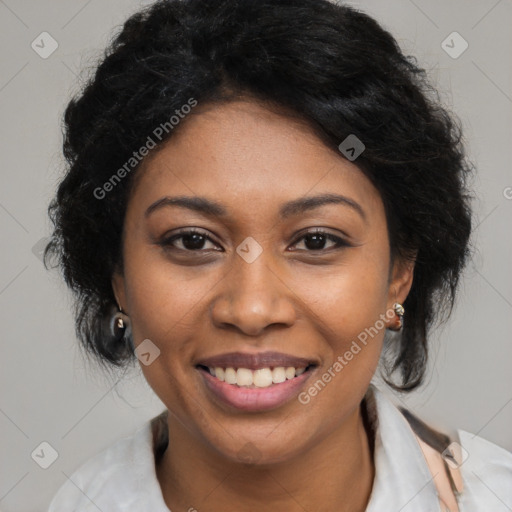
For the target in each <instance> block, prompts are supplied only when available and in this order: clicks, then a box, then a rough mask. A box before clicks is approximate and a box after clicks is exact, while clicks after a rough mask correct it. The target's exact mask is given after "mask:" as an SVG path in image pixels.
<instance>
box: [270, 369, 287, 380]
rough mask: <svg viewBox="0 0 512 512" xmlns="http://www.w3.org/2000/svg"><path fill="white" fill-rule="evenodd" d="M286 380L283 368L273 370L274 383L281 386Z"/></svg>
mask: <svg viewBox="0 0 512 512" xmlns="http://www.w3.org/2000/svg"><path fill="white" fill-rule="evenodd" d="M285 380H286V373H285V371H284V367H283V366H278V367H276V368H274V369H273V370H272V382H274V383H275V384H279V383H280V382H284V381H285Z"/></svg>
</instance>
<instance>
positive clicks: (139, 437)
mask: <svg viewBox="0 0 512 512" xmlns="http://www.w3.org/2000/svg"><path fill="white" fill-rule="evenodd" d="M152 448H153V438H152V430H151V422H147V423H145V424H144V425H143V426H142V427H140V428H139V429H138V430H137V431H136V432H135V433H134V434H133V435H131V436H128V437H125V438H123V439H120V440H118V441H116V442H115V443H114V444H112V445H111V446H109V447H108V448H106V449H105V450H103V451H102V452H100V453H98V454H97V455H95V456H93V457H91V458H90V459H89V460H87V461H86V462H85V463H84V464H83V465H82V466H80V467H79V468H78V469H77V470H76V471H75V472H74V473H72V474H71V476H67V477H66V478H67V479H66V481H65V482H64V484H63V485H62V486H61V487H60V488H59V490H58V491H57V493H56V494H55V496H54V498H53V499H52V502H51V503H50V507H49V509H48V512H64V511H70V510H73V511H75V512H89V511H91V512H92V511H94V512H97V511H98V509H100V510H108V511H109V512H125V511H131V510H140V511H144V510H146V509H147V506H148V504H149V503H151V502H152V501H153V500H154V499H155V498H154V497H155V495H156V499H158V498H159V496H158V493H159V491H160V488H159V486H158V481H157V479H156V474H155V467H154V454H153V449H152ZM148 510H149V509H148ZM154 510H155V512H156V511H158V512H159V511H160V510H161V509H160V508H158V507H155V508H154ZM163 510H164V511H165V510H166V509H163Z"/></svg>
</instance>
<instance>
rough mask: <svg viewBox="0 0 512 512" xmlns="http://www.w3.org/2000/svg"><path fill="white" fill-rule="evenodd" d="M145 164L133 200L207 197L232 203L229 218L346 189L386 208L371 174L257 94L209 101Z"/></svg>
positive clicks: (374, 207)
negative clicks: (268, 105) (264, 103)
mask: <svg viewBox="0 0 512 512" xmlns="http://www.w3.org/2000/svg"><path fill="white" fill-rule="evenodd" d="M182 123H183V124H182V126H180V127H179V130H177V131H176V133H175V134H173V136H172V137H171V138H170V139H169V140H168V141H167V142H166V143H165V145H164V146H163V148H161V149H160V150H158V151H157V152H156V153H155V154H152V155H150V158H148V159H147V160H146V161H145V162H144V163H143V165H142V167H141V170H140V171H137V172H138V174H139V173H140V174H139V175H138V176H137V182H136V187H135V194H134V197H133V200H134V201H135V202H136V203H137V204H139V203H145V204H146V207H147V206H149V205H150V204H152V203H153V202H154V201H156V200H158V199H160V198H162V197H163V196H176V195H186V196H202V197H208V198H211V199H214V200H216V201H217V202H218V203H221V204H222V205H225V210H226V215H225V217H229V216H230V215H233V216H240V215H243V214H245V215H249V216H250V215H253V216H254V215H259V216H261V214H262V213H264V212H271V211H272V212H275V213H276V215H277V214H279V215H280V214H281V212H282V208H281V205H282V204H283V203H284V202H287V201H290V200H292V199H296V198H298V197H304V196H316V195H319V194H336V195H343V196H344V197H347V198H349V199H352V200H353V201H354V202H356V203H358V204H361V205H364V210H365V211H368V212H369V213H370V214H371V213H372V212H374V213H379V211H378V210H381V209H382V204H381V201H380V196H379V193H378V191H377V190H376V189H375V188H374V186H373V185H372V183H371V182H370V180H369V179H368V178H367V177H366V176H365V175H364V174H363V173H362V171H361V170H360V169H359V168H358V167H357V166H356V165H355V164H354V163H352V162H349V161H348V160H347V159H345V158H344V157H343V156H342V155H341V154H340V153H338V152H337V151H335V150H333V149H331V148H328V147H327V146H326V145H325V144H324V143H323V142H322V141H321V140H320V139H319V138H318V136H317V135H316V134H315V133H314V131H313V129H312V128H311V127H310V126H309V125H308V124H307V123H306V122H305V121H302V120H300V119H297V118H292V117H290V116H286V115H283V114H281V113H276V112H274V111H272V110H270V109H268V108H266V107H264V106H262V105H259V104H257V103H255V102H251V101H237V102H231V103H226V104H222V105H213V106H206V107H205V108H203V109H201V107H200V106H199V107H197V110H196V111H195V112H194V114H193V115H190V116H189V117H188V118H186V119H185V120H184V121H183V122H182Z"/></svg>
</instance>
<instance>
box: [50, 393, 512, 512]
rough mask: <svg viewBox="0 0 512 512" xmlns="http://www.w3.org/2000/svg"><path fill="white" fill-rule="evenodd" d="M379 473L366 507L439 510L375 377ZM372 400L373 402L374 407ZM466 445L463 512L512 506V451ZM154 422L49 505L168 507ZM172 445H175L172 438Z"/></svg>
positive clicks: (87, 511)
mask: <svg viewBox="0 0 512 512" xmlns="http://www.w3.org/2000/svg"><path fill="white" fill-rule="evenodd" d="M368 393H373V396H374V399H375V400H374V402H375V407H376V410H372V411H371V414H370V417H372V416H373V417H376V418H377V421H376V422H375V423H374V424H373V426H374V430H375V448H374V462H375V478H374V482H373V488H372V493H371V496H370V501H369V503H368V506H367V508H366V512H439V511H440V510H441V508H440V505H439V500H438V497H437V492H436V488H435V485H434V481H433V479H432V475H431V473H430V471H429V469H428V465H427V462H426V460H425V458H424V456H423V453H422V451H421V448H420V446H419V444H418V442H417V440H416V438H415V436H414V432H413V430H412V429H411V427H410V426H409V423H408V422H407V420H406V419H405V418H404V416H403V415H402V413H401V412H400V411H399V410H398V409H397V407H396V406H395V405H394V404H393V403H392V402H391V400H390V399H389V398H388V397H387V396H386V395H385V394H384V393H383V392H382V391H380V390H379V389H378V388H376V387H375V386H374V385H373V384H372V385H370V388H369V390H368ZM371 403H372V401H369V402H368V406H370V404H371ZM457 434H458V436H459V439H455V441H457V442H459V443H460V444H461V445H462V447H463V448H464V449H465V450H466V451H467V452H468V458H467V459H466V460H465V461H464V463H463V464H462V465H461V466H460V471H461V474H462V478H463V483H464V490H463V492H462V494H461V495H460V496H459V509H460V512H511V511H512V453H511V452H508V451H507V450H504V449H503V448H500V447H499V446H497V445H495V444H493V443H490V442H488V441H486V440H485V439H483V438H481V437H478V436H474V435H472V434H470V433H468V432H465V431H463V430H457ZM153 449H154V445H153V434H152V430H151V424H150V422H147V423H145V424H144V425H143V426H142V427H141V428H139V430H137V432H136V433H135V434H134V435H133V436H130V437H125V438H123V439H121V440H119V441H117V442H116V443H114V444H113V445H111V446H110V447H108V448H107V449H106V450H104V451H103V452H101V453H99V454H98V455H96V456H94V457H92V458H91V459H89V460H88V461H87V462H86V463H85V464H84V465H83V466H81V467H80V468H79V469H78V470H77V471H75V472H74V473H73V474H72V475H71V477H70V479H69V480H67V481H66V482H65V483H64V484H63V485H62V487H61V488H60V489H59V491H58V492H57V494H56V495H55V497H54V498H53V500H52V502H51V504H50V508H49V510H48V512H71V511H73V512H98V510H101V511H103V512H169V509H168V507H167V506H166V505H165V502H164V499H163V496H162V491H161V488H160V484H159V482H158V479H157V476H156V470H155V455H154V451H153ZM168 449H172V445H170V446H169V448H168Z"/></svg>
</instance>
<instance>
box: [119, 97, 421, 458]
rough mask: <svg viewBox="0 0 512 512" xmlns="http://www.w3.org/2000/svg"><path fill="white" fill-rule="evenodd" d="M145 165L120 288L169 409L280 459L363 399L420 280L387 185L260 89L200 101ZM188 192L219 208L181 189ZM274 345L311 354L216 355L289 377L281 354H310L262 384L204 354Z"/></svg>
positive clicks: (219, 446) (331, 427) (228, 449)
mask: <svg viewBox="0 0 512 512" xmlns="http://www.w3.org/2000/svg"><path fill="white" fill-rule="evenodd" d="M198 109H199V107H198ZM138 172H139V175H138V176H137V181H136V184H135V187H134V189H133V191H132V194H131V197H130V200H129V203H128V206H127V212H126V219H125V227H124V246H123V254H124V267H123V273H122V274H116V275H115V276H114V279H113V287H114V291H115V294H116V297H117V299H118V302H119V304H120V305H121V307H122V308H123V310H125V311H126V312H127V313H128V314H129V316H130V319H131V323H132V332H133V339H134V343H135V345H136V346H139V345H140V344H141V343H143V342H144V343H145V344H146V345H140V346H141V347H143V348H144V347H145V348H144V350H145V352H147V353H149V354H150V355H149V356H145V357H146V361H145V362H148V361H151V363H150V364H141V367H142V370H143V372H144V375H145V377H146V379H147V381H148V383H149V384H150V385H151V387H152V388H153V389H154V391H155V392H156V394H157V395H158V396H159V397H160V399H161V400H162V401H163V402H164V404H165V406H166V407H167V408H168V409H169V411H170V413H171V414H170V418H171V419H170V421H176V422H179V424H180V425H182V426H183V427H184V428H185V429H186V431H187V432H189V433H190V435H191V437H193V438H194V439H196V440H198V441H200V442H202V443H205V444H206V445H208V446H210V447H212V448H213V449H214V450H215V451H216V452H217V453H218V454H219V455H221V456H224V457H226V458H228V459H231V460H233V461H234V460H237V459H240V457H241V453H243V452H244V450H247V447H250V450H252V451H255V452H257V454H258V457H257V458H258V460H259V461H260V462H262V463H263V462H268V463H270V462H276V461H282V460H291V459H292V458H293V457H296V456H299V454H301V453H304V450H305V449H308V448H311V447H313V446H315V445H317V444H319V443H321V442H322V440H323V439H326V438H327V437H328V436H329V435H330V434H332V433H333V432H334V431H336V429H339V428H341V427H342V425H343V424H344V423H345V422H346V421H348V419H349V418H350V417H351V416H353V415H354V414H355V413H356V411H357V410H358V406H359V403H360V401H361V399H362V398H363V396H364V394H365V392H366V390H367V388H368V385H369V382H370V379H371V378H372V375H373V373H374V372H375V369H376V366H377V363H378V359H379V356H380V352H381V348H382V342H383V338H384V333H385V330H386V327H389V326H391V325H392V324H393V323H394V322H395V321H396V317H394V316H393V315H392V314H388V312H389V311H390V310H391V308H392V305H393V303H394V302H396V301H398V302H403V301H404V300H405V298H406V296H407V293H408V291H409V289H410V286H411V283H412V268H411V266H410V265H405V264H400V262H398V261H396V262H395V263H394V265H391V262H390V250H389V240H388V232H387V227H386V218H385V212H384V207H383V203H382V200H381V198H380V195H379V193H378V191H377V190H376V188H375V187H374V186H373V185H372V183H371V182H370V181H369V180H368V179H367V178H366V177H365V176H364V174H363V173H362V172H361V171H360V170H359V169H358V167H357V166H356V165H355V163H351V162H349V161H348V160H346V159H345V158H344V157H343V156H342V155H341V154H340V153H337V152H336V151H333V150H331V149H328V148H327V147H326V146H325V145H323V144H322V143H321V142H320V140H319V139H318V138H317V137H316V136H315V134H314V133H313V132H312V131H311V129H310V128H308V126H307V125H306V124H304V123H301V122H299V121H297V120H292V119H291V118H289V117H285V116H282V115H278V114H276V113H273V112H271V111H269V110H267V109H265V108H264V107H262V106H259V105H257V104H256V103H253V102H250V101H237V102H233V103H229V104H225V105H221V106H214V107H210V108H208V109H204V110H203V111H199V110H198V113H197V114H194V115H192V116H189V118H187V119H186V120H185V121H184V122H183V124H182V126H180V131H179V132H177V133H176V134H175V135H174V136H173V138H172V139H170V140H169V141H168V142H167V143H166V145H165V146H164V147H163V148H162V149H161V150H160V151H158V152H157V153H155V154H154V155H150V158H148V159H147V160H146V161H145V162H144V164H143V168H141V169H140V170H139V171H138ZM327 194H329V195H330V197H331V201H330V202H325V201H321V200H319V201H316V202H315V201H310V202H309V203H306V204H304V203H303V200H304V199H305V198H309V199H310V198H314V197H317V196H326V195H327ZM185 196H186V197H188V198H204V200H205V201H206V200H207V201H210V202H214V203H215V204H216V206H217V208H216V209H215V208H211V207H210V208H209V209H206V208H202V209H201V208H199V206H198V205H203V206H204V205H205V204H206V203H205V202H203V203H199V202H197V201H196V203H192V204H190V203H189V204H188V206H187V205H186V204H185V203H184V202H183V201H182V202H181V203H180V202H177V201H175V200H174V199H175V198H177V197H180V198H183V197H185ZM334 196H338V199H337V200H334V199H333V198H334ZM324 199H325V198H324ZM301 201H302V208H301V207H300V205H301ZM194 204H195V205H196V207H194V206H193V205H194ZM221 212H222V213H221ZM192 229H193V230H194V231H196V232H197V233H196V234H192V235H191V234H190V233H189V232H190V230H192ZM318 231H319V232H320V233H315V232H318ZM144 340H150V342H148V341H144ZM148 343H149V344H148ZM158 350H159V351H160V353H159V355H158V357H156V358H155V359H154V360H152V359H153V357H154V356H155V355H156V354H158ZM268 351H272V352H279V353H281V354H284V355H285V356H288V357H290V358H293V357H298V358H303V360H304V361H305V362H304V361H303V362H302V363H299V362H294V361H293V360H292V359H286V358H285V359H283V360H277V359H265V358H263V359H262V360H259V359H257V358H255V357H249V358H248V359H247V361H248V362H247V363H240V362H239V361H237V360H236V359H235V360H231V359H229V358H228V359H227V360H223V361H221V362H219V361H217V363H218V364H219V366H218V367H223V369H225V368H226V367H228V366H231V367H233V369H234V371H233V372H231V371H228V372H229V375H230V378H233V374H235V376H236V377H237V378H240V379H243V378H244V376H245V377H247V375H248V373H247V371H245V370H242V372H237V368H239V367H247V366H249V367H250V363H249V361H250V362H252V363H254V364H253V366H254V367H256V368H259V369H260V370H261V371H260V372H254V373H253V372H249V375H251V376H252V377H253V380H254V381H257V382H258V383H259V384H261V383H265V380H266V379H268V378H269V375H270V376H274V380H277V381H279V380H282V378H283V372H282V371H281V370H275V367H284V368H286V367H288V366H294V365H295V366H297V367H298V368H300V367H301V366H303V367H304V366H307V365H309V366H308V369H307V371H305V372H304V373H302V374H300V372H301V370H300V369H299V371H298V372H297V374H300V375H298V376H296V377H293V371H292V374H290V373H289V372H288V377H291V378H286V380H285V381H284V382H277V383H273V384H271V385H270V386H268V387H265V386H264V387H259V385H254V384H253V386H252V387H251V388H250V389H248V388H247V386H245V387H244V386H243V385H242V386H239V385H238V384H236V383H235V384H230V383H228V382H221V379H222V373H223V372H222V371H218V376H219V377H220V378H218V377H214V376H212V375H211V373H210V372H209V371H208V370H207V368H204V367H201V366H198V364H199V363H200V362H204V361H205V360H206V359H208V358H211V357H214V356H218V355H222V354H226V353H232V352H238V353H243V354H245V355H247V354H248V355H249V356H257V355H260V354H262V353H263V352H268ZM233 361H234V362H233ZM143 362H144V361H143ZM292 363H293V364H292ZM215 365H216V364H215ZM215 365H214V366H215ZM205 366H208V365H205ZM264 368H267V369H264ZM249 369H250V368H249ZM247 370H248V369H247ZM212 371H215V370H212ZM228 372H225V373H224V378H225V379H228V375H227V373H228ZM257 374H258V377H256V375H257ZM284 374H286V371H284ZM237 382H238V383H241V382H244V381H237ZM267 383H268V382H267ZM253 387H255V388H254V389H253Z"/></svg>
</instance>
